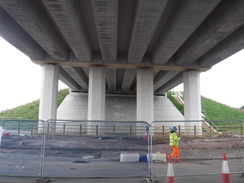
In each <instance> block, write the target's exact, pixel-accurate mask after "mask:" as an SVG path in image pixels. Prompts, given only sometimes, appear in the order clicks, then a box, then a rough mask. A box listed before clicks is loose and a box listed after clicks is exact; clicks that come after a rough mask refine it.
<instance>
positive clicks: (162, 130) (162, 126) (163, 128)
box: [162, 125, 165, 137]
mask: <svg viewBox="0 0 244 183" xmlns="http://www.w3.org/2000/svg"><path fill="white" fill-rule="evenodd" d="M162 132H163V137H164V136H165V131H164V125H163V126H162Z"/></svg>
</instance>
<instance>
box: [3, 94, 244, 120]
mask: <svg viewBox="0 0 244 183" xmlns="http://www.w3.org/2000/svg"><path fill="white" fill-rule="evenodd" d="M68 93H69V90H68V89H64V90H60V91H59V93H58V106H59V105H60V103H61V102H62V101H63V99H64V98H65V97H66V95H67V94H68ZM168 98H169V99H170V100H171V101H172V102H173V104H174V105H175V106H176V107H177V108H178V110H179V111H180V112H181V113H182V114H184V105H181V104H179V103H178V102H177V101H176V100H175V98H174V97H172V95H171V93H170V92H169V93H168ZM201 102H202V110H203V111H205V113H206V116H207V118H208V119H210V120H236V119H243V120H244V110H241V109H236V108H231V107H229V106H226V105H224V104H221V103H218V102H216V101H213V100H211V99H208V98H205V97H201ZM38 111H39V100H36V101H33V102H31V103H28V104H25V105H22V106H19V107H16V108H14V109H11V110H7V111H5V112H3V113H1V114H0V118H8V117H11V118H23V119H38Z"/></svg>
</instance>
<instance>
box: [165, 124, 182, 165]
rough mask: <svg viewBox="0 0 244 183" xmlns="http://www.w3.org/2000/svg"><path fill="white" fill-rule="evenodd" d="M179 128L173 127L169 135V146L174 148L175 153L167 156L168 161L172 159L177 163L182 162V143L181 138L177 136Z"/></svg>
mask: <svg viewBox="0 0 244 183" xmlns="http://www.w3.org/2000/svg"><path fill="white" fill-rule="evenodd" d="M177 130H178V129H177V127H175V126H174V127H172V128H171V131H170V134H169V145H170V146H171V147H172V149H173V152H172V153H171V154H170V155H169V156H167V159H169V158H170V157H171V159H172V160H175V161H176V162H179V161H180V154H179V149H178V146H179V141H180V137H179V136H178V135H177V133H176V131H177Z"/></svg>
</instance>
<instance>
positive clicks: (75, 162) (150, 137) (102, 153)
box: [0, 120, 243, 179]
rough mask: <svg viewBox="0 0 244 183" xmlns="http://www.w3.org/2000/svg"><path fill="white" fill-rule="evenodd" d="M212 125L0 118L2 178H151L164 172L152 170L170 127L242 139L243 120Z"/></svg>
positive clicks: (191, 133)
mask: <svg viewBox="0 0 244 183" xmlns="http://www.w3.org/2000/svg"><path fill="white" fill-rule="evenodd" d="M215 123H216V124H217V125H213V126H210V125H209V126H207V127H205V126H204V125H203V121H155V122H152V123H151V124H148V123H146V122H142V121H141V122H140V121H130V122H127V121H70V120H48V121H45V122H44V121H41V120H0V125H1V126H2V127H3V128H4V131H5V132H7V133H10V134H11V136H4V137H3V138H2V143H1V148H0V156H1V157H2V159H1V165H0V175H2V176H4V175H6V176H9V175H12V176H33V177H40V178H45V177H56V178H71V179H72V178H74V179H76V178H98V177H100V178H128V177H129V178H131V177H147V178H152V177H155V176H157V171H159V172H163V171H161V169H160V168H157V169H155V167H161V164H158V163H157V162H165V160H166V154H167V153H169V152H170V151H171V149H168V150H167V148H170V147H169V146H168V135H169V132H170V127H172V126H177V127H178V134H179V135H180V136H181V137H193V138H197V137H203V136H211V135H212V136H216V137H217V136H226V137H229V136H236V137H243V121H242V120H233V121H215ZM222 126H223V127H222ZM162 144H166V145H167V146H165V147H166V148H164V149H162ZM161 168H162V167H161ZM159 174H160V173H159Z"/></svg>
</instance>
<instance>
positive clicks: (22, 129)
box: [0, 120, 43, 177]
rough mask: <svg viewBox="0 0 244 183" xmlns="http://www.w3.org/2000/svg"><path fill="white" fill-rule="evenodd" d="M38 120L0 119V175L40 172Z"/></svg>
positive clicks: (34, 173)
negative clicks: (0, 129) (0, 132)
mask: <svg viewBox="0 0 244 183" xmlns="http://www.w3.org/2000/svg"><path fill="white" fill-rule="evenodd" d="M42 123H43V122H42V121H38V120H0V125H1V128H3V131H2V134H1V135H2V136H1V148H0V158H1V163H0V175H1V176H14V177H18V176H20V177H21V176H30V177H32V176H34V177H38V176H39V174H40V155H41V147H42V135H41V133H38V124H42Z"/></svg>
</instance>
